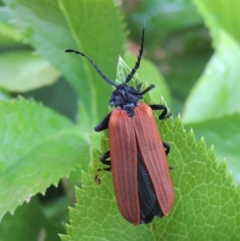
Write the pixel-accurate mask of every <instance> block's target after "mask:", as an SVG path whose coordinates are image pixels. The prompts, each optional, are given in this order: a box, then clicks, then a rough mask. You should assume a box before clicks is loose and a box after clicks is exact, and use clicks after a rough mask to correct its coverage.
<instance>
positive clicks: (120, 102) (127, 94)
mask: <svg viewBox="0 0 240 241" xmlns="http://www.w3.org/2000/svg"><path fill="white" fill-rule="evenodd" d="M142 98H143V96H142V94H141V92H140V91H139V90H137V89H134V88H133V87H131V86H128V85H127V84H125V83H123V84H120V85H118V86H116V90H114V91H113V93H112V96H111V98H110V101H109V103H110V105H111V106H120V107H123V106H124V105H129V104H134V105H136V104H137V102H138V100H139V99H142Z"/></svg>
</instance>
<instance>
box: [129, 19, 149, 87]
mask: <svg viewBox="0 0 240 241" xmlns="http://www.w3.org/2000/svg"><path fill="white" fill-rule="evenodd" d="M144 31H145V23H143V28H142V37H141V46H140V49H139V55H138V59H137V62H136V64H135V66H134V68H133V69H132V71H131V73H130V74H129V75H128V76H127V78H126V80H125V83H128V82H129V81H130V80H131V79H132V77H133V76H134V74H135V73H136V71H137V69H138V68H139V66H140V62H141V58H142V54H143V45H144Z"/></svg>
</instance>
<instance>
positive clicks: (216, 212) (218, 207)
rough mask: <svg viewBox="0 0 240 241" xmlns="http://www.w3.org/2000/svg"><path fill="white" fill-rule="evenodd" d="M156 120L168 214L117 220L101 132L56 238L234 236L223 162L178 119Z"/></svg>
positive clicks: (238, 199)
mask: <svg viewBox="0 0 240 241" xmlns="http://www.w3.org/2000/svg"><path fill="white" fill-rule="evenodd" d="M121 61H122V60H121ZM119 65H120V66H121V64H119ZM118 76H119V73H118ZM157 123H159V130H160V132H161V136H162V139H163V140H164V141H166V142H168V143H169V144H170V146H171V151H170V154H169V155H168V163H169V166H171V167H173V168H174V170H172V171H171V176H172V179H173V185H174V190H175V203H174V207H173V210H172V212H171V213H170V215H169V216H168V217H164V218H162V219H159V218H155V219H154V221H153V222H152V223H150V224H147V225H139V226H137V227H136V226H133V225H132V224H130V223H128V222H127V221H126V220H124V219H123V218H122V216H121V215H120V213H119V211H118V208H117V204H116V200H115V195H114V190H113V185H112V174H111V172H105V171H99V170H100V169H101V170H102V168H103V164H101V163H100V161H99V156H100V155H101V154H102V153H103V152H104V151H105V150H106V149H108V147H107V146H106V145H105V143H106V141H107V140H106V135H105V134H104V136H103V147H104V148H103V150H102V151H101V152H99V151H97V150H95V149H93V152H92V153H93V154H92V158H93V160H92V165H91V166H90V168H89V172H88V173H84V174H83V186H82V189H78V188H77V205H76V207H75V208H71V209H70V217H71V224H70V225H68V226H67V232H68V235H67V236H61V239H62V241H69V240H111V241H113V240H118V241H119V240H175V241H178V240H179V241H182V240H196V241H198V240H238V239H239V237H240V230H239V228H238V227H239V225H240V217H239V215H238V212H239V210H240V190H239V188H238V189H237V188H236V186H235V185H234V184H233V181H232V177H231V176H230V175H228V174H227V169H226V164H225V163H221V164H220V165H218V163H217V160H216V157H215V154H214V152H213V149H210V150H209V151H207V150H206V146H205V143H204V141H203V140H200V141H199V142H198V143H197V142H196V140H195V137H194V135H193V132H192V131H190V132H189V133H186V130H185V129H184V128H183V125H182V122H181V119H180V118H177V119H176V120H175V121H173V119H172V118H170V119H168V120H163V121H160V122H159V121H158V120H157ZM128 181H131V180H128Z"/></svg>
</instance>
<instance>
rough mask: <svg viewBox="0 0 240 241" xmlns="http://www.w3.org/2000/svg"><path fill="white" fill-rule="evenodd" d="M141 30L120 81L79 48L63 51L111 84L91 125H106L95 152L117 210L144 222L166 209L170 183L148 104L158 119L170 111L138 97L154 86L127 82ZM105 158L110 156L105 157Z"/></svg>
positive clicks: (162, 144)
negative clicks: (104, 147)
mask: <svg viewBox="0 0 240 241" xmlns="http://www.w3.org/2000/svg"><path fill="white" fill-rule="evenodd" d="M144 31H145V28H144V26H143V28H142V36H141V45H140V49H139V55H138V58H137V61H136V63H135V66H134V68H133V69H132V70H131V72H130V73H129V74H128V75H127V77H126V79H125V81H124V82H123V83H121V84H115V83H114V82H113V81H112V80H111V79H109V78H108V77H107V76H106V75H105V74H104V73H103V72H102V71H101V70H100V69H99V67H98V66H97V64H96V63H95V62H94V61H93V60H92V59H91V58H90V57H88V56H87V55H85V54H84V53H82V52H80V51H77V50H73V49H67V50H65V52H68V53H76V54H80V55H82V56H83V57H85V58H87V59H88V60H89V61H90V62H91V64H92V65H93V66H94V68H95V69H96V70H97V72H98V73H99V74H100V76H101V77H102V78H103V79H104V80H105V81H106V82H107V83H109V84H110V85H112V86H114V87H115V88H116V89H115V90H114V91H113V93H112V95H111V98H110V101H109V103H110V105H111V106H114V107H116V108H114V109H113V110H112V111H111V112H110V113H109V114H108V115H107V116H106V117H105V118H104V119H103V120H102V121H101V122H100V123H99V124H98V125H97V126H96V127H95V131H97V132H99V131H102V130H106V129H108V130H109V146H110V150H109V151H107V152H106V153H104V154H103V155H102V156H101V158H100V159H101V161H102V163H103V164H106V165H109V167H107V168H105V170H109V171H110V170H111V171H112V177H113V185H114V190H115V195H116V200H117V204H118V208H119V210H120V213H121V214H122V216H123V217H124V218H125V219H126V220H127V221H129V222H130V223H132V224H134V225H139V224H140V223H149V222H151V221H152V220H153V218H154V216H158V217H163V216H167V215H169V213H170V211H171V209H172V207H173V203H174V191H173V184H172V180H171V177H170V170H169V169H170V168H169V166H168V162H167V158H166V156H167V154H168V153H169V151H170V146H169V145H168V144H167V143H165V142H163V141H162V139H161V136H160V133H159V131H158V127H157V124H156V122H155V119H154V115H153V110H161V111H162V113H161V114H160V116H159V119H160V120H163V119H166V118H168V117H170V116H171V113H168V111H167V107H166V106H165V105H161V104H158V105H147V104H145V103H143V102H140V101H139V100H140V99H142V98H143V95H144V94H146V93H147V92H148V91H150V90H151V89H152V88H154V87H155V86H154V85H153V84H151V85H150V86H149V87H147V88H146V89H145V90H143V91H141V87H142V84H139V85H138V86H137V88H134V87H131V86H128V85H127V83H128V82H129V81H130V80H131V79H132V78H133V76H134V74H135V73H136V71H137V69H138V68H139V66H140V62H141V58H142V54H143V46H144ZM109 158H110V159H109Z"/></svg>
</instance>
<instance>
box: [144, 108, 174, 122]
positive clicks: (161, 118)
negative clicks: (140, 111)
mask: <svg viewBox="0 0 240 241" xmlns="http://www.w3.org/2000/svg"><path fill="white" fill-rule="evenodd" d="M149 106H150V107H151V108H152V110H162V113H161V114H160V116H159V120H164V119H167V118H169V117H170V116H171V115H172V113H167V107H166V106H165V105H149Z"/></svg>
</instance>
